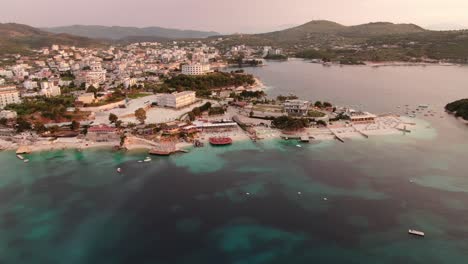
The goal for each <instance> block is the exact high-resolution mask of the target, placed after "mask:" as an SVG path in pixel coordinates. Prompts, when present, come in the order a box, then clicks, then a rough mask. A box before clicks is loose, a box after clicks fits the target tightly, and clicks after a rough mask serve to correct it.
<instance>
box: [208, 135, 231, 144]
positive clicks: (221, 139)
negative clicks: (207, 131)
mask: <svg viewBox="0 0 468 264" xmlns="http://www.w3.org/2000/svg"><path fill="white" fill-rule="evenodd" d="M209 142H210V144H211V145H213V146H225V145H231V144H232V139H231V138H230V137H210V138H209Z"/></svg>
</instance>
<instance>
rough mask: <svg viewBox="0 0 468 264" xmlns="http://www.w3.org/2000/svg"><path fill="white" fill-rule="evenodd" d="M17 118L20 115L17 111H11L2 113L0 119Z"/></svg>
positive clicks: (0, 112)
mask: <svg viewBox="0 0 468 264" xmlns="http://www.w3.org/2000/svg"><path fill="white" fill-rule="evenodd" d="M17 116H18V115H17V114H16V112H15V111H9V110H3V111H0V118H6V119H15V118H16V117H17Z"/></svg>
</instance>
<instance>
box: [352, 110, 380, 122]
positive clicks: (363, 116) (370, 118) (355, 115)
mask: <svg viewBox="0 0 468 264" xmlns="http://www.w3.org/2000/svg"><path fill="white" fill-rule="evenodd" d="M376 117H377V116H376V115H373V114H371V113H368V112H351V113H350V114H349V118H350V119H351V122H353V123H355V124H367V123H375V118H376Z"/></svg>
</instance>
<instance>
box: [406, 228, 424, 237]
mask: <svg viewBox="0 0 468 264" xmlns="http://www.w3.org/2000/svg"><path fill="white" fill-rule="evenodd" d="M408 234H410V235H415V236H420V237H424V236H425V234H424V232H421V231H418V230H414V229H410V230H408Z"/></svg>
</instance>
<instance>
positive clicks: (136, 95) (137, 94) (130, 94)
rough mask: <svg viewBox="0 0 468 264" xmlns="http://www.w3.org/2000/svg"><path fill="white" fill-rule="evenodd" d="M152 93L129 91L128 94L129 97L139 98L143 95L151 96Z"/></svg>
mask: <svg viewBox="0 0 468 264" xmlns="http://www.w3.org/2000/svg"><path fill="white" fill-rule="evenodd" d="M149 95H151V94H148V93H129V94H127V97H128V98H130V99H138V98H141V97H146V96H149Z"/></svg>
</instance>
